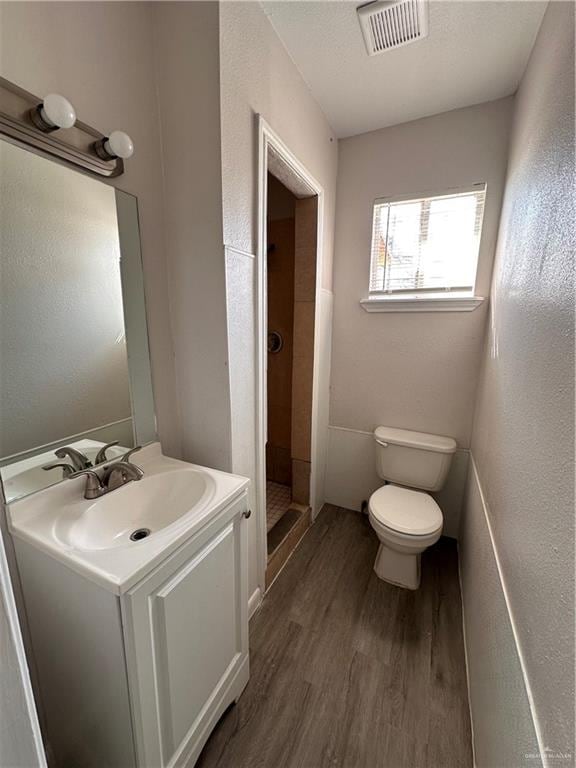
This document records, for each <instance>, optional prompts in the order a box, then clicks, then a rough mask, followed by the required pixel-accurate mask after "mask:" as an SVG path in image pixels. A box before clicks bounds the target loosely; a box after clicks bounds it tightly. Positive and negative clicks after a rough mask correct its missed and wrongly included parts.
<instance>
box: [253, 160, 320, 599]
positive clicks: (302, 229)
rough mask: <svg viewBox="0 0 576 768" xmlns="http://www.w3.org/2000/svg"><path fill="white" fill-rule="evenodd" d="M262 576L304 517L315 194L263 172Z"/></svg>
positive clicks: (291, 543) (275, 565)
mask: <svg viewBox="0 0 576 768" xmlns="http://www.w3.org/2000/svg"><path fill="white" fill-rule="evenodd" d="M267 190H268V194H267V206H266V210H267V216H266V220H267V221H266V229H267V248H266V298H267V301H266V303H267V361H266V362H267V377H266V384H267V402H266V405H267V408H266V412H267V424H266V426H267V442H266V533H267V535H266V544H267V547H266V550H267V568H266V583H267V584H270V583H271V581H272V580H273V579H274V577H275V576H276V575H277V573H278V572H279V570H280V569H281V568H282V566H283V565H284V563H285V562H286V560H287V559H288V557H289V556H290V554H291V553H292V551H293V550H294V548H295V547H296V545H297V544H298V542H299V541H300V539H301V538H302V536H303V535H304V533H305V532H306V530H307V528H308V527H309V525H310V523H311V506H310V474H311V466H312V461H311V458H312V456H311V438H312V390H313V374H314V326H315V309H316V255H317V247H316V246H317V243H316V231H317V217H318V198H317V196H315V195H313V196H309V197H305V198H298V197H296V195H295V194H294V193H293V192H291V191H290V190H289V189H288V188H287V187H286V186H285V185H284V184H283V183H282V182H281V181H280V180H279V179H278V178H276V177H275V176H274V175H273V174H272V173H271V172H268V179H267Z"/></svg>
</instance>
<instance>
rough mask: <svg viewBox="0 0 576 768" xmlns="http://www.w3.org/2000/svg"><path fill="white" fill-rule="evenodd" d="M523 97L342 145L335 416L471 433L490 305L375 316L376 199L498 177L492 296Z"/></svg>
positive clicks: (488, 235)
mask: <svg viewBox="0 0 576 768" xmlns="http://www.w3.org/2000/svg"><path fill="white" fill-rule="evenodd" d="M511 107H512V101H511V99H503V100H501V101H496V102H491V103H489V104H481V105H480V106H477V107H470V108H468V109H459V110H455V111H454V112H446V113H445V114H441V115H436V116H435V117H430V118H426V119H424V120H418V121H416V122H413V123H406V124H405V125H398V126H395V127H393V128H386V129H384V130H381V131H374V132H373V133H367V134H363V135H361V136H356V137H353V138H350V139H344V140H343V141H341V142H340V165H339V169H338V203H337V216H336V252H335V267H334V295H335V302H334V338H333V352H332V382H331V402H330V424H331V425H334V426H338V427H348V428H350V429H358V430H366V431H371V430H373V429H374V427H375V426H377V425H379V424H385V425H390V426H394V427H401V428H404V429H414V430H418V431H421V432H431V433H435V434H439V435H450V436H452V437H454V438H455V439H456V440H457V442H458V445H459V446H460V447H461V448H467V447H468V445H469V440H470V429H471V423H472V413H473V408H474V395H475V391H476V382H477V376H478V368H479V363H480V354H481V348H482V339H483V334H484V325H485V320H486V307H485V306H483V307H480V308H478V309H476V310H475V311H474V312H469V313H461V312H457V313H436V314H430V313H417V314H398V313H393V314H368V313H366V312H365V311H364V310H363V309H362V307H361V306H360V304H359V301H360V299H362V298H365V297H366V295H367V293H368V276H369V270H370V241H371V233H372V205H373V202H374V200H375V198H377V197H381V196H385V195H396V194H397V195H401V194H419V193H422V192H426V191H429V190H430V191H432V192H434V191H438V190H440V191H442V190H444V189H446V188H447V187H454V186H466V185H470V184H472V183H474V182H481V181H484V182H487V185H488V190H487V197H486V209H485V217H484V229H483V237H482V246H481V254H480V265H479V271H478V280H477V292H478V293H479V294H480V295H484V296H485V295H487V291H488V287H489V281H490V270H491V266H492V259H493V254H494V246H495V242H496V232H497V228H498V216H499V212H500V205H501V199H502V189H503V184H504V175H505V170H506V150H507V142H508V131H509V120H510V116H511Z"/></svg>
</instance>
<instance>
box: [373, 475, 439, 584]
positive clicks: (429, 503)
mask: <svg viewBox="0 0 576 768" xmlns="http://www.w3.org/2000/svg"><path fill="white" fill-rule="evenodd" d="M368 516H369V520H370V524H371V525H372V528H374V530H375V531H376V535H377V536H378V538H379V540H380V548H379V549H378V554H377V556H376V562H375V563H374V571H375V572H376V575H377V576H378V577H379V578H380V579H383V580H384V581H388V582H390V583H391V584H395V585H396V586H399V587H404V588H405V589H418V587H419V586H420V558H421V555H422V552H424V550H425V549H427V548H428V547H431V546H432V544H435V543H436V542H437V541H438V539H439V538H440V535H441V533H442V524H443V518H442V511H441V509H440V507H439V506H438V504H436V502H435V501H434V499H433V498H432V497H431V496H429V495H428V494H427V493H424V492H423V491H414V490H412V489H409V488H402V487H400V486H397V485H385V486H383V487H382V488H379V489H378V490H377V491H376V492H375V493H373V494H372V496H371V497H370V501H369V502H368Z"/></svg>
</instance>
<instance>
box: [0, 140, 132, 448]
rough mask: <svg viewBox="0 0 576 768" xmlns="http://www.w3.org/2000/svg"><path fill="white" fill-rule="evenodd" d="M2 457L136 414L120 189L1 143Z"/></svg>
mask: <svg viewBox="0 0 576 768" xmlns="http://www.w3.org/2000/svg"><path fill="white" fill-rule="evenodd" d="M0 198H1V200H2V207H1V209H0V259H1V263H0V275H1V281H0V312H1V325H0V420H1V423H2V429H1V431H0V456H2V457H3V456H8V455H11V454H14V453H19V452H22V451H26V450H30V449H32V448H36V447H38V446H40V445H45V444H46V443H51V442H55V441H56V440H58V439H60V438H65V437H67V436H68V435H74V434H78V433H79V432H86V431H88V430H91V429H95V428H97V427H99V426H102V425H103V424H109V423H110V422H113V421H118V420H120V419H128V418H130V416H131V405H130V388H129V382H128V360H127V356H126V340H125V336H124V314H123V309H122V287H121V283H120V243H119V240H118V222H117V219H116V200H115V193H114V189H113V188H111V187H109V186H107V185H105V184H101V183H99V182H98V181H96V180H95V179H91V178H88V177H87V176H84V175H83V174H80V173H76V172H74V171H72V170H70V169H69V168H64V167H63V166H62V165H57V164H56V163H53V162H50V161H49V160H46V159H45V158H43V157H38V156H37V155H34V154H32V153H31V152H27V151H26V150H23V149H20V147H15V146H13V145H11V144H8V143H6V142H1V143H0Z"/></svg>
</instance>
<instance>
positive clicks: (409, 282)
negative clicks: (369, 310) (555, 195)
mask: <svg viewBox="0 0 576 768" xmlns="http://www.w3.org/2000/svg"><path fill="white" fill-rule="evenodd" d="M485 194H486V185H485V184H477V185H475V186H474V187H470V188H467V189H460V190H458V191H454V192H451V193H448V194H442V195H434V196H431V197H417V198H410V199H380V200H376V202H375V203H374V217H373V223H372V254H371V262H370V299H385V298H386V297H389V298H398V299H400V298H402V297H404V298H409V297H413V298H417V297H422V296H423V297H428V298H431V297H432V295H434V294H436V295H437V294H442V295H443V296H444V297H445V296H446V295H447V294H446V292H454V294H456V295H459V296H460V297H461V296H462V295H465V296H471V295H472V293H473V291H474V283H475V279H476V266H477V263H478V251H479V248H480V235H481V231H482V218H483V214H484V197H485ZM454 298H456V296H454ZM364 303H369V302H364Z"/></svg>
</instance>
